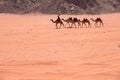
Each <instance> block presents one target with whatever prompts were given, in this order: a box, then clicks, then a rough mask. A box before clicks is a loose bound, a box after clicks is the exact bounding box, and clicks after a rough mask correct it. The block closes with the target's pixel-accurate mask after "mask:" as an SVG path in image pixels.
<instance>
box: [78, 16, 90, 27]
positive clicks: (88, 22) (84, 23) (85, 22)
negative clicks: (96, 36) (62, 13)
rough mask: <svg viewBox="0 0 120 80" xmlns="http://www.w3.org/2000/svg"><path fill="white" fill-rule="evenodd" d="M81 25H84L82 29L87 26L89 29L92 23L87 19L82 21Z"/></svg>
mask: <svg viewBox="0 0 120 80" xmlns="http://www.w3.org/2000/svg"><path fill="white" fill-rule="evenodd" d="M79 21H80V20H79ZM80 22H81V23H82V27H83V26H84V25H85V26H86V28H89V27H91V23H90V21H89V20H88V19H87V18H84V19H83V20H82V21H80ZM87 24H88V26H87Z"/></svg>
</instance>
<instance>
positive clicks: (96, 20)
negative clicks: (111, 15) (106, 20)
mask: <svg viewBox="0 0 120 80" xmlns="http://www.w3.org/2000/svg"><path fill="white" fill-rule="evenodd" d="M91 20H92V21H93V22H95V26H96V27H103V26H104V24H103V21H102V19H101V18H96V19H95V20H94V19H93V18H91Z"/></svg>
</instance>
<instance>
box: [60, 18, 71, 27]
mask: <svg viewBox="0 0 120 80" xmlns="http://www.w3.org/2000/svg"><path fill="white" fill-rule="evenodd" d="M62 20H63V21H64V22H66V24H65V26H67V25H69V27H70V28H71V26H70V24H72V17H69V18H68V19H66V20H65V19H62Z"/></svg>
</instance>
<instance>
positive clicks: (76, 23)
mask: <svg viewBox="0 0 120 80" xmlns="http://www.w3.org/2000/svg"><path fill="white" fill-rule="evenodd" d="M57 17H58V18H57V19H56V20H55V21H54V20H53V19H50V20H51V21H52V22H53V23H55V24H56V29H60V28H61V27H62V26H63V27H66V26H68V28H73V27H75V28H79V27H81V28H82V27H86V28H91V27H92V26H91V23H90V20H92V21H93V22H94V23H95V27H103V26H104V23H103V21H102V19H101V18H99V17H98V18H96V19H93V18H91V19H90V20H88V19H87V18H84V19H83V20H80V19H78V18H72V17H69V18H68V19H63V18H62V19H61V18H60V16H59V15H58V16H57ZM64 23H65V24H64ZM58 25H59V26H58Z"/></svg>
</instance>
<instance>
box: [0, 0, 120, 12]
mask: <svg viewBox="0 0 120 80" xmlns="http://www.w3.org/2000/svg"><path fill="white" fill-rule="evenodd" d="M112 12H120V0H0V13H17V14H25V13H46V14H58V13H61V14H99V13H112Z"/></svg>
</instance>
